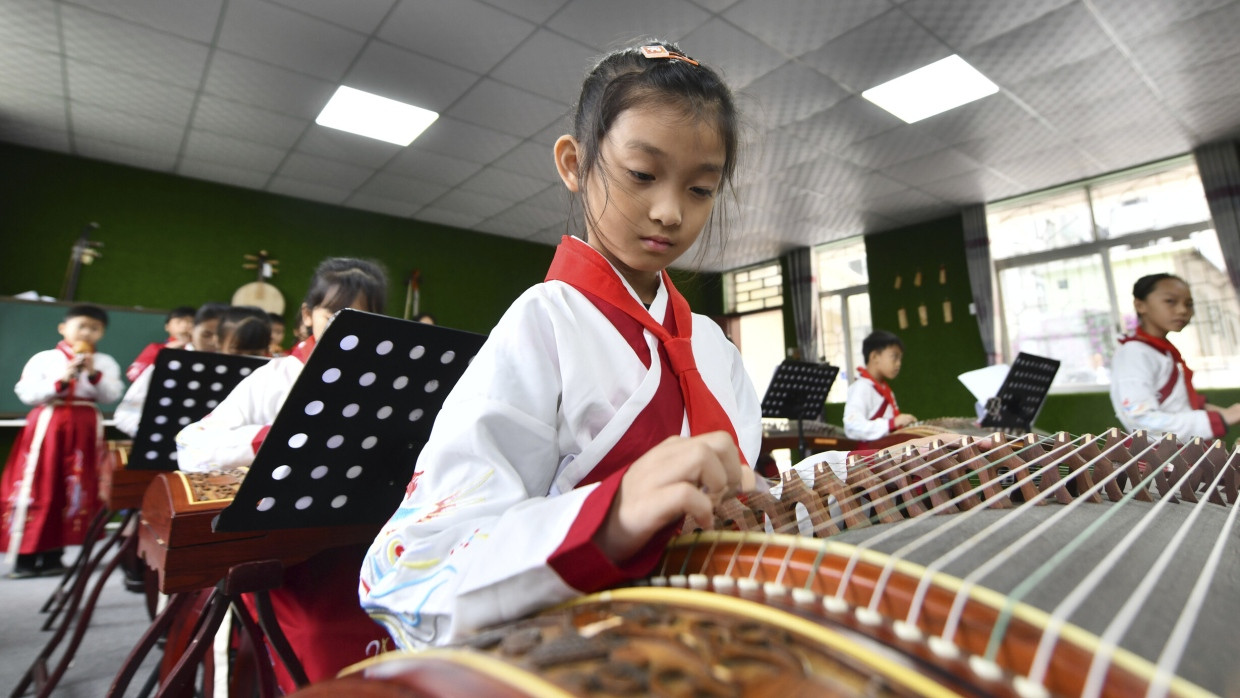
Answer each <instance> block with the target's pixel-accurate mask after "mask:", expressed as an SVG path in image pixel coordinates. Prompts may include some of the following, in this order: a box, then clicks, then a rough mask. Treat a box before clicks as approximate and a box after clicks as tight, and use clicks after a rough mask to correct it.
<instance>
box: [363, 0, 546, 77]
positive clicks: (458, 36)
mask: <svg viewBox="0 0 1240 698" xmlns="http://www.w3.org/2000/svg"><path fill="white" fill-rule="evenodd" d="M534 29H535V26H534V25H533V24H531V23H530V22H528V21H526V20H524V19H521V18H519V17H515V16H513V15H511V14H509V13H507V12H504V11H502V10H499V9H497V8H494V7H491V6H490V5H485V4H483V3H481V2H477V0H452V2H441V1H439V0H403V1H402V2H401V3H399V4H398V5H397V6H396V9H395V10H394V11H393V12H392V14H391V15H389V16H388V18H387V20H386V21H385V22H384V23H383V26H382V27H380V28H379V34H378V36H379V37H380V38H381V39H383V40H385V41H389V42H391V43H393V44H396V45H398V46H403V47H404V48H407V49H409V50H411V51H416V52H417V53H421V54H422V55H424V56H430V57H432V58H435V59H436V60H439V61H443V62H444V63H447V64H449V65H454V66H457V67H459V68H464V69H466V70H469V71H472V72H474V73H486V72H488V71H490V70H491V69H492V68H494V67H495V65H496V64H497V63H499V61H500V59H502V58H503V57H504V56H507V55H508V54H509V53H511V52H512V50H513V49H515V48H516V47H517V46H518V45H520V43H521V42H522V41H524V40H525V39H526V37H528V36H529V35H530V34H532V33H533V32H534Z"/></svg>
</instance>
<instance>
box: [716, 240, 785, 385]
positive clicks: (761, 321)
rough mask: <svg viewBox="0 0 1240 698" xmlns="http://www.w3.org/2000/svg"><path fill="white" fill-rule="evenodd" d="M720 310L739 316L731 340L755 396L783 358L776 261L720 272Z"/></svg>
mask: <svg viewBox="0 0 1240 698" xmlns="http://www.w3.org/2000/svg"><path fill="white" fill-rule="evenodd" d="M723 292H724V296H723V299H724V300H723V303H724V310H725V311H726V312H727V313H729V314H731V315H739V316H740V317H739V318H736V320H735V321H734V322H732V323H730V326H731V327H733V328H734V330H733V337H732V340H733V341H734V342H736V346H737V347H739V348H740V352H741V360H742V361H743V362H744V364H745V371H746V372H747V373H748V374H749V380H751V381H752V382H753V387H754V390H756V391H757V392H758V399H759V400H761V399H762V396H763V395H765V394H766V389H767V386H769V385H770V383H771V377H772V376H774V375H775V367H776V366H778V365H779V364H780V362H781V361H783V360H784V353H785V347H784V313H783V310H782V307H783V304H784V288H783V271H782V270H781V269H780V266H779V262H771V263H769V264H763V265H761V266H756V267H748V268H746V269H739V270H737V271H733V272H729V273H727V274H724V276H723Z"/></svg>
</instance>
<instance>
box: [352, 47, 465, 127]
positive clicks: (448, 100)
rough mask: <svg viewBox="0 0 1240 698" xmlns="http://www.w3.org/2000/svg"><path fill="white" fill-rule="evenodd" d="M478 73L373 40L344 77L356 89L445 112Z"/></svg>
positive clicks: (463, 92)
mask: <svg viewBox="0 0 1240 698" xmlns="http://www.w3.org/2000/svg"><path fill="white" fill-rule="evenodd" d="M476 82H478V76H477V75H475V74H474V73H471V72H469V71H466V70H461V69H460V68H454V67H452V66H450V65H448V64H446V63H442V62H440V61H437V60H435V59H433V58H427V57H426V56H422V55H419V54H416V53H413V52H412V51H407V50H405V49H403V48H400V47H399V46H393V45H392V44H388V43H384V42H382V41H373V42H371V43H370V44H369V45H368V46H366V49H365V50H364V51H362V55H361V56H359V57H358V59H357V63H356V64H354V66H353V68H352V69H351V70H350V71H349V74H348V75H347V76H345V79H344V84H346V85H348V86H349V87H352V88H354V89H358V90H362V91H365V92H370V93H373V94H377V95H381V96H383V97H387V98H388V99H395V100H397V101H399V102H405V103H406V104H412V105H414V106H417V107H421V108H423V109H429V110H431V111H433V112H439V113H442V112H443V111H444V110H446V109H447V108H448V107H449V106H451V105H452V104H453V103H454V102H455V101H456V100H458V99H460V97H461V95H463V94H465V92H466V90H468V89H469V88H470V86H471V85H473V84H474V83H476Z"/></svg>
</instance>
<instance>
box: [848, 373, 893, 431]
mask: <svg viewBox="0 0 1240 698" xmlns="http://www.w3.org/2000/svg"><path fill="white" fill-rule="evenodd" d="M857 373H859V374H861V377H862V378H864V379H866V380H868V381H870V382H871V383H873V384H874V390H875V391H876V392H877V393H878V396H879V397H881V398H882V399H883V404H881V405H879V406H878V411H877V412H875V413H874V416H873V417H870V419H878V418H879V417H881V416H883V412H885V411H886V410H887V405H891V416H892V418H895V417H899V416H900V406H899V405H897V404H896V396H895V394H894V393H892V392H891V386H890V385H887V384H886V383H884V382H883V381H880V380H878V379H877V378H875V377H874V376H871V375H870V372H869V371H867V370H865V369H864V368H859V369H857Z"/></svg>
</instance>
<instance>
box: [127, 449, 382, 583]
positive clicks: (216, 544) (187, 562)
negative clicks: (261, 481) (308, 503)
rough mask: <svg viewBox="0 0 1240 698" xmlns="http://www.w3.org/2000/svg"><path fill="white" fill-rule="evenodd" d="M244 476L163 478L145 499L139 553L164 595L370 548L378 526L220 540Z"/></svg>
mask: <svg viewBox="0 0 1240 698" xmlns="http://www.w3.org/2000/svg"><path fill="white" fill-rule="evenodd" d="M244 477H245V469H244V468H238V469H234V470H227V471H212V472H209V473H186V472H181V471H173V472H164V473H160V474H159V475H157V476H156V477H155V478H154V479H153V480H152V481H151V484H150V486H148V487H147V489H146V491H145V493H144V495H143V497H142V524H141V527H140V529H139V534H138V553H139V555H141V556H142V557H143V558H144V559H145V560H146V563H147V566H149V567H150V568H151V569H152V570H154V571H155V572H156V573H157V574H158V576H159V589H160V591H162V592H164V593H165V594H174V593H178V592H185V591H193V590H196V589H204V588H207V587H211V586H214V585H215V584H216V583H217V582H218V581H220V580H221V579H223V578H224V577H225V576H226V575H227V574H228V570H229V569H230V568H232V567H233V566H235V565H238V564H241V563H245V562H256V561H261V560H279V561H280V562H281V563H283V565H284V566H285V567H288V566H291V565H295V564H297V563H299V562H304V561H305V560H307V559H309V558H310V557H313V556H314V555H316V554H318V553H320V552H322V551H324V550H327V549H329V548H333V547H337V546H345V545H353V544H358V543H369V542H370V541H372V540H373V539H374V537H375V533H376V527H375V526H373V525H358V526H336V527H330V528H297V529H284V530H271V531H246V532H235V533H233V532H230V533H218V532H216V531H214V530H212V524H213V522H214V520H215V517H216V516H218V515H219V513H220V512H221V511H223V509H224V508H225V507H227V506H228V505H229V504H231V503H232V500H233V498H234V497H235V495H236V493H237V489H238V488H239V487H240V485H241V480H242V478H244Z"/></svg>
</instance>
